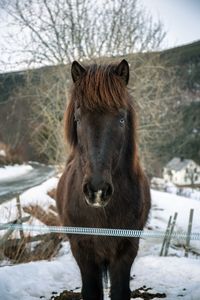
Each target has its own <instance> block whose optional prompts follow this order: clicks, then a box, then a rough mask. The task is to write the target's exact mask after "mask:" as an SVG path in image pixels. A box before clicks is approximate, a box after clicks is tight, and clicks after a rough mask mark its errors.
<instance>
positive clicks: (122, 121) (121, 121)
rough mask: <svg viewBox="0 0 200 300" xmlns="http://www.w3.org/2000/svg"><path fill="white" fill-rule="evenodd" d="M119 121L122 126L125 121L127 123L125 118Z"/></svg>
mask: <svg viewBox="0 0 200 300" xmlns="http://www.w3.org/2000/svg"><path fill="white" fill-rule="evenodd" d="M119 122H120V126H123V125H124V123H125V119H124V118H121V119H120V120H119Z"/></svg>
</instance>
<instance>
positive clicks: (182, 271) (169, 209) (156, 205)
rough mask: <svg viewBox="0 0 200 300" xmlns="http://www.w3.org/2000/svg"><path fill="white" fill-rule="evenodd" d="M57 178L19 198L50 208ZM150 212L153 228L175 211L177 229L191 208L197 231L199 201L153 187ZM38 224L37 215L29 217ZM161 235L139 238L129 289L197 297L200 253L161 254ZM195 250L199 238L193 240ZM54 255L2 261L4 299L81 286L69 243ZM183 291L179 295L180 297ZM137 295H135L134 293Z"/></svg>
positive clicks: (1, 211)
mask: <svg viewBox="0 0 200 300" xmlns="http://www.w3.org/2000/svg"><path fill="white" fill-rule="evenodd" d="M57 182H58V178H51V179H49V180H47V181H46V182H44V183H43V184H41V185H39V186H37V187H34V188H32V189H29V190H28V191H26V192H24V193H23V194H22V195H21V197H20V200H21V205H22V207H24V206H27V205H30V204H37V203H38V204H40V205H41V206H42V207H43V209H47V210H48V208H49V206H50V205H51V204H54V205H55V201H54V200H53V199H51V198H50V197H49V196H48V195H47V192H48V191H49V190H51V189H52V188H55V187H56V185H57ZM151 194H152V211H151V215H150V218H149V222H148V228H151V229H152V230H157V231H163V230H165V229H166V225H167V222H168V219H169V216H170V215H172V216H173V215H174V212H178V217H177V224H176V227H175V230H176V231H177V230H181V231H187V225H188V219H189V212H190V209H191V208H193V209H194V220H193V229H192V231H193V232H200V221H199V220H200V201H197V200H194V199H189V198H185V197H181V196H177V195H173V194H169V193H164V192H159V191H155V190H152V191H151ZM0 216H1V222H8V221H10V220H13V219H14V218H15V217H16V203H15V200H12V201H10V202H7V203H4V204H2V205H0ZM31 222H32V224H37V222H36V220H32V221H31ZM0 233H1V232H0ZM161 243H162V240H159V239H141V241H140V250H139V253H138V256H137V258H136V260H135V262H134V264H133V266H132V270H131V274H132V276H133V275H134V279H133V280H131V281H130V286H131V290H134V289H136V288H140V287H142V286H144V285H145V286H146V287H150V288H152V292H155V293H157V292H160V293H166V295H167V297H166V298H164V299H166V300H173V299H180V298H181V299H184V300H190V299H192V300H199V299H200V284H199V282H200V259H199V258H200V257H199V256H194V255H192V254H191V253H190V254H189V258H185V257H184V252H183V250H182V251H181V250H175V249H172V248H170V251H169V255H170V256H168V257H160V256H159V252H160V249H161ZM191 243H192V245H193V246H194V247H196V249H197V248H198V249H200V242H199V241H198V242H194V241H191ZM62 245H63V247H62V248H61V250H60V251H59V253H58V255H57V257H55V258H53V259H52V260H50V261H38V262H30V263H26V264H18V265H13V266H8V265H6V264H5V262H4V263H2V264H1V265H0V299H3V300H14V299H20V300H39V299H41V297H43V298H42V299H44V300H49V299H50V298H51V296H52V293H53V292H57V293H58V294H59V293H61V292H62V291H63V290H65V289H67V290H74V289H77V291H80V288H81V278H80V272H79V269H78V266H77V264H76V262H75V260H74V258H73V256H72V254H71V251H70V246H69V243H68V242H63V244H62ZM181 295H182V296H181ZM138 299H139V298H138Z"/></svg>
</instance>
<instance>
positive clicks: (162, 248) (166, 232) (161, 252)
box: [160, 216, 172, 256]
mask: <svg viewBox="0 0 200 300" xmlns="http://www.w3.org/2000/svg"><path fill="white" fill-rule="evenodd" d="M171 220H172V216H170V217H169V220H168V224H167V229H166V231H165V236H164V239H163V243H162V247H161V250H160V256H162V255H163V251H164V247H165V243H166V240H167V237H168V234H169V229H170V227H171Z"/></svg>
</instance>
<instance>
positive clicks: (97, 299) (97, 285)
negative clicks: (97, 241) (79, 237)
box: [72, 247, 103, 300]
mask: <svg viewBox="0 0 200 300" xmlns="http://www.w3.org/2000/svg"><path fill="white" fill-rule="evenodd" d="M72 252H73V254H74V257H75V259H76V262H77V264H78V266H79V269H80V272H81V278H82V291H81V293H82V297H83V300H103V284H102V270H101V267H100V266H99V265H98V264H97V263H96V262H95V260H94V253H91V252H90V251H88V249H86V248H85V247H84V249H83V248H82V247H81V248H79V247H76V249H73V248H72Z"/></svg>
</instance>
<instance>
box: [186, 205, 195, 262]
mask: <svg viewBox="0 0 200 300" xmlns="http://www.w3.org/2000/svg"><path fill="white" fill-rule="evenodd" d="M193 215H194V209H190V216H189V223H188V231H187V238H186V244H185V257H188V252H189V247H190V235H191V232H192V222H193Z"/></svg>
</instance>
